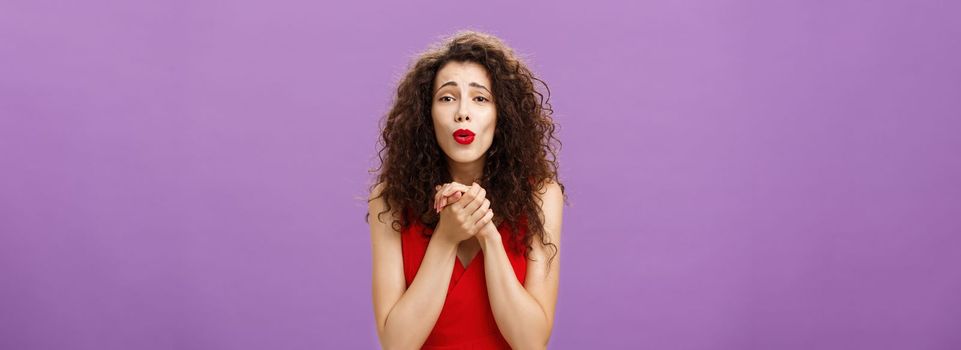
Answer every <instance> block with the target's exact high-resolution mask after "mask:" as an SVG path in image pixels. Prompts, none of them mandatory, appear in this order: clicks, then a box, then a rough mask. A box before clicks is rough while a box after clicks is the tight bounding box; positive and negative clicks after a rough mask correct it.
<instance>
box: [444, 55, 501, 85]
mask: <svg viewBox="0 0 961 350" xmlns="http://www.w3.org/2000/svg"><path fill="white" fill-rule="evenodd" d="M451 80H453V81H455V82H458V83H459V84H458V85H460V86H467V84H469V83H471V82H475V83H479V84H481V85H484V86H488V87H489V86H490V78H488V75H487V69H486V68H484V66H482V65H480V64H478V63H475V62H457V61H451V62H447V63H446V64H444V66H443V67H441V68H440V69H439V70H438V71H437V76H436V77H435V78H434V88H435V89H436V88H437V86H440V84H443V83H445V82H448V81H451ZM460 83H463V84H460Z"/></svg>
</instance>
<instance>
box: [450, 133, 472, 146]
mask: <svg viewBox="0 0 961 350" xmlns="http://www.w3.org/2000/svg"><path fill="white" fill-rule="evenodd" d="M454 141H457V143H459V144H462V145H469V144H470V143H471V142H474V132H473V131H470V130H467V129H457V131H454Z"/></svg>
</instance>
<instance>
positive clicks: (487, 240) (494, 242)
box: [477, 225, 503, 251]
mask: <svg viewBox="0 0 961 350" xmlns="http://www.w3.org/2000/svg"><path fill="white" fill-rule="evenodd" d="M485 231H486V232H485V233H484V234H483V235H480V234H479V235H477V238H478V242H479V243H480V246H481V249H483V250H484V251H487V248H488V247H496V246H498V245H502V244H503V242H502V241H501V234H500V232H497V230H496V229H493V225H490V226H489V228H485Z"/></svg>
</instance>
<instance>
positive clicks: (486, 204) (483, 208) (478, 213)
mask: <svg viewBox="0 0 961 350" xmlns="http://www.w3.org/2000/svg"><path fill="white" fill-rule="evenodd" d="M490 207H491V201H489V200H487V199H484V200H483V201H482V202H481V205H480V207H478V208H477V210H474V211H473V212H471V220H474V221H477V220H480V219H481V218H483V217H484V215H486V214H487V210H488V209H490Z"/></svg>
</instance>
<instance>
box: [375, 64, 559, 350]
mask: <svg viewBox="0 0 961 350" xmlns="http://www.w3.org/2000/svg"><path fill="white" fill-rule="evenodd" d="M451 82H452V83H451ZM472 83H473V84H472ZM490 86H491V84H490V79H489V77H488V74H487V71H486V70H485V69H484V68H483V66H481V65H479V64H476V63H472V62H450V63H448V64H446V65H444V66H443V67H441V69H440V70H439V71H438V74H437V76H436V79H435V81H434V89H435V93H434V98H433V101H434V102H433V105H432V108H431V117H432V118H433V122H434V129H435V136H436V137H437V142H438V144H439V145H440V147H441V149H443V151H444V153H445V154H446V155H447V158H448V168H449V170H450V172H451V176H452V178H453V179H454V181H453V182H451V183H447V184H438V186H437V187H435V190H436V191H437V193H436V195H435V198H434V206H435V209H436V210H438V211H439V213H440V221H439V222H438V224H437V227H436V228H435V230H434V234H433V235H432V236H431V240H430V243H429V244H428V246H427V252H426V253H425V255H424V260H423V261H422V263H421V266H420V268H419V270H418V271H417V276H416V277H415V278H414V280H413V282H412V283H411V285H410V287H409V288H407V287H406V286H405V284H406V283H405V281H404V271H403V257H402V253H401V245H400V234H399V232H397V231H396V230H394V229H393V228H391V226H390V224H389V222H390V220H371V242H372V251H373V301H374V314H375V318H376V321H377V332H378V336H379V338H380V341H381V345H382V347H383V348H385V349H416V348H420V347H421V346H422V345H423V344H424V342H425V341H426V339H427V336H428V335H429V334H430V331H431V330H432V329H433V327H434V324H435V323H436V322H437V318H438V317H439V316H440V311H441V309H442V308H443V305H444V301H445V298H446V295H447V288H448V286H449V284H450V277H451V275H450V272H451V270H452V269H453V264H455V263H460V264H466V262H469V261H471V260H472V258H473V257H474V255H476V254H478V253H479V252H483V254H484V272H485V274H486V278H487V280H486V284H487V290H488V296H489V298H490V304H491V309H492V311H493V314H494V320H495V321H496V323H497V327H498V329H499V330H500V332H501V334H503V336H504V338H505V339H506V340H507V342H508V343H509V344H510V345H511V347H513V348H515V349H546V347H547V342H548V339H549V338H550V334H551V329H552V327H553V320H554V310H555V306H556V303H557V289H558V276H559V274H560V270H559V269H560V247H561V241H560V232H561V217H562V214H563V212H562V210H563V194H562V192H561V189H560V186H559V185H557V184H556V183H553V182H550V183H547V184H545V186H544V190H543V191H541V192H539V193H537V196H538V197H539V198H540V199H541V200H542V201H543V205H542V207H541V209H542V211H543V213H544V220H543V222H544V229H545V232H546V234H547V235H548V237H547V238H548V240H549V241H550V242H553V243H554V244H555V245H556V246H557V249H558V251H557V255H556V257H555V261H554V263H553V264H551V265H550V266H548V264H547V260H548V257H549V254H550V253H549V250H548V249H547V247H546V246H544V245H543V244H542V243H540V240H539V239H534V240H533V243H532V247H531V248H532V250H531V259H532V260H529V261H528V268H527V276H526V278H525V280H524V283H523V284H521V283H520V282H518V280H517V275H516V274H515V273H514V270H513V268H512V267H511V264H510V261H509V260H508V258H507V252H506V250H505V248H504V243H503V242H502V240H501V236H500V233H499V232H498V231H497V227H496V224H495V223H494V221H493V217H494V212H493V209H491V203H490V201H489V200H488V199H486V198H485V196H486V190H485V189H484V188H482V187H481V186H480V185H479V184H477V183H476V182H474V180H475V179H478V178H479V177H480V175H481V174H483V169H484V163H485V161H486V157H485V154H486V152H487V150H488V148H490V145H491V143H492V141H493V135H494V128H495V125H496V117H497V114H496V108H495V105H494V102H493V94H492V93H491V91H490V90H489V89H490ZM485 100H486V101H485ZM462 128H466V129H470V130H471V131H473V132H474V133H475V134H476V136H475V138H474V142H472V143H471V144H469V145H461V144H459V143H457V142H456V141H455V140H454V138H453V136H452V134H453V132H454V130H457V129H462ZM468 184H470V185H468ZM383 187H384V185H383V184H380V185H378V186H376V187H375V188H374V191H372V193H371V198H374V197H377V196H378V195H379V194H380V191H382V190H383ZM384 207H385V205H384V203H383V199H382V198H377V199H373V200H371V201H370V204H369V208H368V210H369V212H370V213H371V217H376V214H377V213H379V212H381V211H383V210H384ZM391 215H395V216H396V215H398V214H397V213H391ZM457 260H460V261H457ZM548 269H550V271H548Z"/></svg>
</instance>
